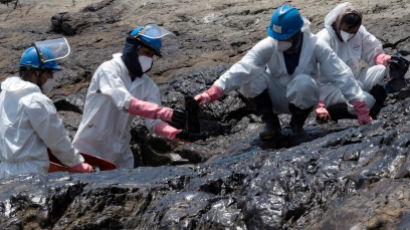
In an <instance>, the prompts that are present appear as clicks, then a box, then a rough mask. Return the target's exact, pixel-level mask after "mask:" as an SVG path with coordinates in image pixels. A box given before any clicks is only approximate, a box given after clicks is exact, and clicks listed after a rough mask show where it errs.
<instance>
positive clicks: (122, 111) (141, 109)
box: [73, 24, 186, 168]
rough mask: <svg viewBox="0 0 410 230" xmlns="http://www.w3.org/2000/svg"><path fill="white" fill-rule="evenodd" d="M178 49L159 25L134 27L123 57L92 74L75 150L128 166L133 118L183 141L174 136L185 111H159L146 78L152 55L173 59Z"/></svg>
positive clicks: (156, 91)
mask: <svg viewBox="0 0 410 230" xmlns="http://www.w3.org/2000/svg"><path fill="white" fill-rule="evenodd" d="M178 48H179V42H178V40H177V38H176V36H175V35H174V34H173V33H171V32H169V31H168V30H165V29H164V28H162V27H160V26H157V25H155V24H149V25H145V26H140V27H137V28H136V29H134V30H133V31H132V32H131V33H130V34H129V35H128V37H127V39H126V42H125V47H124V49H123V53H116V54H114V55H113V58H112V59H111V60H109V61H106V62H104V63H103V64H101V65H100V66H99V67H98V69H97V70H96V72H95V73H94V75H93V77H92V79H91V83H90V86H89V88H88V92H87V98H86V102H85V107H84V114H83V118H82V121H81V124H80V126H79V129H78V131H77V133H76V135H75V137H74V141H73V144H74V147H75V148H76V149H77V150H78V151H79V152H86V153H90V154H93V155H96V156H100V157H103V158H105V159H108V160H110V161H113V162H114V163H115V164H117V166H118V167H121V168H133V167H134V156H133V154H132V151H131V148H130V146H129V142H130V140H131V134H130V130H129V127H130V125H131V121H132V119H133V116H134V115H138V116H142V117H144V118H146V119H145V124H146V126H147V127H148V128H149V129H150V130H153V131H154V133H156V134H158V135H160V136H163V137H165V138H168V139H170V140H174V139H177V138H178V139H182V138H181V137H179V134H180V133H181V131H182V130H181V129H180V128H183V127H185V122H186V118H185V112H181V111H176V110H173V109H171V108H168V107H162V106H161V100H160V92H159V89H158V87H157V85H156V84H155V83H154V82H153V81H152V80H151V78H150V77H149V76H148V75H147V74H146V72H148V71H149V70H150V69H151V67H152V62H153V61H152V58H153V56H154V55H157V56H160V57H161V56H164V57H172V56H174V55H176V52H177V50H178ZM170 124H172V125H170Z"/></svg>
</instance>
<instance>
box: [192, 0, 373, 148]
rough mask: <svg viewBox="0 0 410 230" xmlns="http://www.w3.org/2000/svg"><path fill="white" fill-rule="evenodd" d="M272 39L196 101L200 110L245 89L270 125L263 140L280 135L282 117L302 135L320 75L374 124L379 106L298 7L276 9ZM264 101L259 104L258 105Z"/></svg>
mask: <svg viewBox="0 0 410 230" xmlns="http://www.w3.org/2000/svg"><path fill="white" fill-rule="evenodd" d="M268 35H269V36H268V37H267V38H265V39H263V40H262V41H260V42H259V43H257V44H256V45H255V46H254V47H253V48H252V49H251V50H250V51H249V52H248V53H247V54H246V55H245V56H244V57H243V58H242V59H241V60H240V61H239V62H237V63H236V64H234V65H233V66H232V67H231V68H230V69H229V70H228V71H226V72H225V73H224V74H223V75H222V76H221V77H219V79H218V80H217V81H216V82H214V84H213V85H212V87H211V88H210V89H208V90H206V91H205V92H203V93H201V94H198V95H197V96H195V99H196V100H197V101H198V102H199V105H204V104H206V103H209V102H212V101H214V100H217V99H219V98H220V97H221V96H222V95H223V94H224V93H226V92H228V91H230V90H233V89H236V88H240V87H241V89H240V90H241V92H242V93H243V94H245V96H247V97H255V96H256V97H255V99H256V102H257V107H259V108H260V109H258V110H259V111H260V113H261V114H262V120H263V121H264V122H265V129H264V130H263V131H262V132H261V133H260V138H261V139H262V140H272V139H273V138H275V137H276V136H277V135H278V134H279V133H280V129H281V127H280V123H279V119H278V116H277V114H278V113H290V114H292V118H291V121H290V127H291V129H292V130H293V132H294V133H295V134H296V135H298V134H303V124H304V122H305V120H306V118H307V116H308V114H309V113H310V112H311V111H312V109H313V107H314V106H316V105H317V103H318V101H319V86H318V84H317V81H316V79H315V78H316V77H317V73H318V64H322V65H320V71H321V72H322V73H324V76H326V77H327V78H328V79H329V81H331V82H332V83H333V84H334V85H335V86H336V87H337V88H339V89H340V90H341V91H342V93H343V95H344V96H345V97H346V98H347V99H348V101H349V102H350V103H351V104H352V105H353V106H354V108H355V111H356V114H357V115H358V121H359V123H360V124H366V123H368V122H370V121H371V120H372V119H371V117H370V116H369V109H368V108H369V107H371V106H372V105H373V103H374V99H373V97H372V96H371V95H369V94H367V93H365V92H364V91H363V90H362V89H361V88H360V86H359V85H358V83H357V82H356V81H355V80H354V78H353V74H352V72H351V71H350V69H349V68H348V67H347V66H346V64H345V63H344V62H343V61H342V60H340V59H339V58H338V57H337V55H336V54H335V53H334V52H333V51H332V50H331V49H330V47H329V46H328V45H326V44H324V43H323V42H320V41H318V40H317V38H316V36H314V35H313V34H312V33H311V32H310V30H309V22H308V21H307V20H306V19H303V18H302V17H301V16H300V14H299V12H298V10H297V9H296V8H295V7H292V6H288V5H284V6H281V7H279V8H278V9H276V11H275V12H274V13H273V15H272V20H271V23H270V25H269V28H268ZM258 101H259V102H258Z"/></svg>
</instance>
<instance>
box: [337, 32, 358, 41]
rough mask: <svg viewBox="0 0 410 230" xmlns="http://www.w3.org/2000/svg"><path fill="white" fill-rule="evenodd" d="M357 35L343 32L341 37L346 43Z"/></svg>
mask: <svg viewBox="0 0 410 230" xmlns="http://www.w3.org/2000/svg"><path fill="white" fill-rule="evenodd" d="M354 35H355V34H351V33H348V32H345V31H343V30H341V31H340V36H341V37H342V39H343V41H344V42H347V41H349V40H350V39H352V37H354Z"/></svg>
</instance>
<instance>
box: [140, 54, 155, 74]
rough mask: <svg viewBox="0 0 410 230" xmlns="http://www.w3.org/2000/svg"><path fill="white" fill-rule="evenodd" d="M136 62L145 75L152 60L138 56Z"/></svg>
mask: <svg viewBox="0 0 410 230" xmlns="http://www.w3.org/2000/svg"><path fill="white" fill-rule="evenodd" d="M138 61H139V62H140V65H141V70H142V72H144V73H145V72H147V71H148V70H150V69H151V67H152V58H150V57H147V56H138Z"/></svg>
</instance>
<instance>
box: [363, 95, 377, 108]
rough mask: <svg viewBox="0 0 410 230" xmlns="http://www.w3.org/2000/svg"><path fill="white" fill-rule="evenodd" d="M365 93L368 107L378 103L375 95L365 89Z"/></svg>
mask: <svg viewBox="0 0 410 230" xmlns="http://www.w3.org/2000/svg"><path fill="white" fill-rule="evenodd" d="M363 93H364V95H365V99H364V102H365V103H366V106H367V108H369V109H371V108H372V107H373V105H374V104H375V103H376V99H374V97H373V96H372V95H371V94H370V93H368V92H366V91H363Z"/></svg>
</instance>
